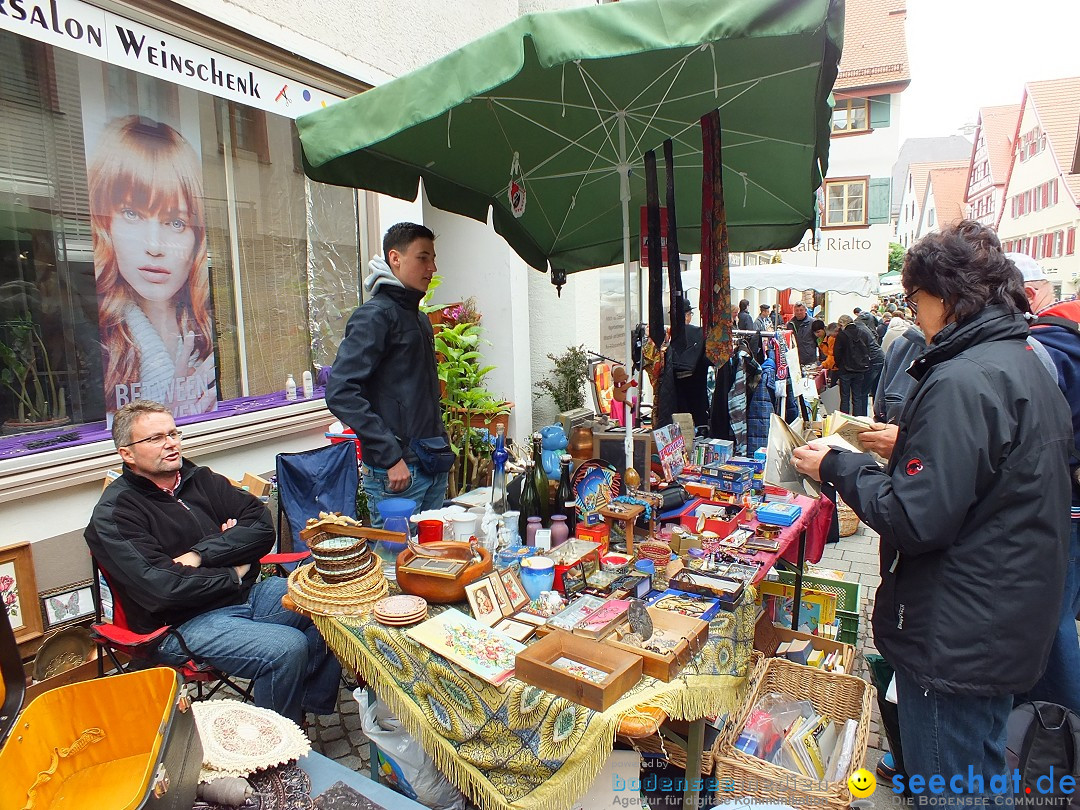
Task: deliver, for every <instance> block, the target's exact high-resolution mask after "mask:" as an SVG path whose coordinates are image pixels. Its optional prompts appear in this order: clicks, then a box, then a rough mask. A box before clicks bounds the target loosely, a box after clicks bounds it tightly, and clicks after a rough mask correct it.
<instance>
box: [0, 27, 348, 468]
mask: <svg viewBox="0 0 1080 810" xmlns="http://www.w3.org/2000/svg"><path fill="white" fill-rule="evenodd" d="M0 52H2V53H4V54H5V57H6V58H5V59H3V60H0V344H2V345H3V347H5V349H9V350H10V351H5V352H3V353H0V374H2V376H0V380H2V381H3V383H5V384H0V422H8V423H10V422H25V423H27V424H26V425H23V426H20V427H28V428H30V429H35V428H40V427H42V426H43V425H44V426H46V427H47V426H48V425H47V424H45V422H46V420H47V419H49V418H53V421H59V418H60V417H62V419H63V420H66V422H67V423H68V424H70V425H71V426H80V425H94V426H97V427H100V428H104V427H105V420H106V418H107V414H108V413H109V412H111V411H113V410H115V408H116V407H118V406H119V405H122V404H123V402H124V401H127V400H129V399H131V398H136V397H145V398H155V399H160V400H163V401H165V404H167V405H169V406H170V407H172V408H173V410H174V413H175V414H176V415H177V416H178V417H179V416H198V417H200V418H215V417H218V416H222V415H228V414H229V413H231V412H233V411H234V409H235V408H236V407H239V405H240V403H237V402H236V400H237V399H238V398H257V399H259V400H260V403H259V404H261V405H272V404H275V403H276V402H277V398H278V397H279V396H280V392H281V391H282V389H283V387H284V383H285V377H286V374H287V373H290V372H291V373H292V374H293V375H294V377H295V378H296V379H300V374H301V373H302V372H303V371H304V370H306V369H314V368H317V367H318V366H328V365H329V364H330V363H331V362H332V361H333V358H334V356H335V354H336V351H337V345H338V343H339V341H340V339H341V337H342V336H343V334H344V328H345V323H346V321H347V319H348V317H349V315H350V314H351V312H352V310H353V309H354V308H355V307H356V305H357V304H358V303H359V291H358V278H359V254H360V246H359V238H360V233H361V228H360V225H361V223H360V218H359V214H358V201H357V195H356V192H355V191H354V190H352V189H344V188H339V187H333V186H323V185H320V184H316V183H311V182H310V181H308V180H307V178H306V177H305V176H304V175H303V174H302V173H298V172H297V171H296V166H297V162H296V149H297V144H296V132H295V127H294V124H293V122H292V120H291V119H288V118H284V117H282V116H278V115H276V114H273V113H267V112H263V111H261V110H256V109H252V108H249V107H246V106H245V105H242V104H238V103H235V102H227V101H225V100H222V99H220V98H217V97H214V96H211V95H208V94H204V93H201V92H198V91H196V90H193V89H190V88H187V87H181V86H178V85H175V84H171V83H169V82H166V81H164V80H162V79H159V78H156V77H154V76H148V75H144V74H140V73H135V72H132V71H128V70H126V69H125V68H121V67H118V66H115V65H107V64H104V63H102V62H99V61H97V60H94V59H91V58H89V57H86V56H81V55H78V54H75V53H73V52H70V51H65V50H61V49H53V48H51V47H50V46H47V45H41V44H39V43H34V42H30V41H28V40H25V39H23V38H21V37H18V36H16V35H13V34H9V33H6V32H0ZM225 144H228V145H229V149H225V148H224V145H225ZM114 166H119V167H120V170H114V169H113V168H112V167H114ZM147 177H150V178H153V179H152V180H146V179H145V178H147ZM140 178H142V179H140ZM125 229H126V230H125ZM131 234H135V235H134V236H132V235H131ZM103 235H104V237H105V238H103ZM104 245H108V246H110V247H109V248H108V249H105V248H103V246H104ZM95 248H97V251H96V252H95ZM132 256H134V258H132ZM177 257H179V258H177ZM96 265H98V266H96ZM180 276H183V278H184V281H182V282H181V283H180V284H179V285H177V289H176V290H175V291H172V292H171V293H170V294H169V296H167V297H166V298H165V299H163V301H162V302H159V303H154V301H156V300H157V299H155V298H154V296H156V295H157V294H158V291H159V290H160V286H155V285H156V284H157V283H158V282H162V281H164V280H165V278H166V277H169V283H170V284H171V283H172V280H173V279H174V278H179V277H180ZM148 279H149V280H148ZM99 286H100V289H99ZM159 304H160V305H159ZM61 402H62V403H63V408H62V413H61ZM250 404H251V403H250V400H249V399H247V400H244V403H243V406H244V407H247V406H248V405H250ZM9 427H11V426H10V425H9ZM83 432H84V433H87V431H83ZM49 435H51V434H49ZM98 435H99V436H100V435H101V434H98ZM46 438H48V436H46ZM67 441H69V442H70V439H69V440H67ZM31 444H34V442H32V441H28V440H25V439H17V438H16V439H9V438H0V459H2V458H7V457H11V456H13V455H19V454H22V453H24V452H32V451H34V450H39V449H45V448H43V447H40V446H39V447H29V445H31ZM48 446H49V444H48V442H46V445H45V447H46V448H47V447H48Z"/></svg>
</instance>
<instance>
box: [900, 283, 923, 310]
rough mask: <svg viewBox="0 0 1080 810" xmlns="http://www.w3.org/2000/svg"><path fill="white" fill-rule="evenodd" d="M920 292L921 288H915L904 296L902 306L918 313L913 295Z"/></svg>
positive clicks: (917, 306)
mask: <svg viewBox="0 0 1080 810" xmlns="http://www.w3.org/2000/svg"><path fill="white" fill-rule="evenodd" d="M921 291H922V287H916V288H915V289H914V290H912V291H911V292H909V293H908V294H907V295H905V296H904V306H906V307H907V308H908V309H910V310H911V311H912V313H913V314H914V313H916V312H918V311H919V305H918V304H916V303H915V295H916V293H919V292H921Z"/></svg>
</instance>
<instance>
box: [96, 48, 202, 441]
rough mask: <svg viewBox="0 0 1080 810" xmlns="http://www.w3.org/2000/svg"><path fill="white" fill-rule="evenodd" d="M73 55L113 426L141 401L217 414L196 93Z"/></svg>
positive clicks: (182, 412)
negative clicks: (78, 71)
mask: <svg viewBox="0 0 1080 810" xmlns="http://www.w3.org/2000/svg"><path fill="white" fill-rule="evenodd" d="M80 62H81V63H83V64H82V65H81V67H82V70H81V76H82V77H83V84H82V105H83V132H84V140H85V144H86V161H87V182H88V187H89V195H90V220H91V229H92V234H93V247H94V276H95V279H96V282H97V294H98V330H99V334H100V340H101V345H102V362H103V364H104V377H105V411H106V414H107V417H108V421H109V424H110V425H111V423H112V415H113V413H115V412H116V411H117V410H118V409H119V408H121V407H123V406H124V405H126V404H127V403H129V402H132V401H134V400H138V399H148V400H154V401H155V402H160V403H161V404H162V405H164V406H165V407H167V408H168V409H169V410H170V411H171V412H172V414H173V416H174V417H181V416H191V415H194V414H200V413H207V412H209V411H213V410H215V409H216V408H217V402H218V393H217V385H216V369H215V358H214V317H213V310H212V307H211V296H210V282H209V273H208V271H207V237H206V211H205V195H204V193H203V175H202V161H201V159H200V156H199V151H200V148H201V144H200V139H199V113H198V98H197V94H196V93H195V92H193V91H191V90H188V89H186V88H183V87H179V86H177V85H175V84H171V83H168V82H163V81H160V80H157V79H153V78H150V77H146V76H138V77H137V78H136V77H135V74H130V73H128V71H126V70H123V69H120V68H116V67H111V66H108V65H104V64H102V63H99V62H95V61H93V60H90V59H85V58H81V59H80ZM185 127H186V128H188V129H190V131H186V129H185Z"/></svg>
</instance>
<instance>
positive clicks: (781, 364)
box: [769, 338, 788, 380]
mask: <svg viewBox="0 0 1080 810" xmlns="http://www.w3.org/2000/svg"><path fill="white" fill-rule="evenodd" d="M769 340H770V341H771V342H772V352H773V357H775V358H776V379H778V380H786V379H787V378H788V367H787V359H786V357H785V355H786V354H787V352H786V351H785V346H784V345H783V344H782V343H781V342H780V341H779V340H777V339H776V338H769Z"/></svg>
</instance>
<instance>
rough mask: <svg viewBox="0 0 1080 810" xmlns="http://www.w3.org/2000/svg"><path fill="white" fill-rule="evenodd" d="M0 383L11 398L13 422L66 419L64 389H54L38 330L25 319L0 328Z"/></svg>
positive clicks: (51, 370)
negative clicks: (14, 419)
mask: <svg viewBox="0 0 1080 810" xmlns="http://www.w3.org/2000/svg"><path fill="white" fill-rule="evenodd" d="M0 327H2V330H0V331H2V333H3V335H4V338H5V339H4V340H3V341H2V342H0V383H2V384H3V386H4V387H5V388H7V389H8V391H10V392H11V393H12V394H13V395H14V397H15V408H16V421H18V422H48V421H52V420H62V419H66V418H67V399H66V397H65V395H64V389H63V388H60V387H58V386H57V385H56V376H55V375H54V374H53V369H52V365H51V364H50V362H49V353H48V351H47V350H46V348H45V341H44V340H43V339H42V337H41V330H40V329H39V328H38V326H37V324H35V323H34V322H33V321H31V320H30V319H29V318H28V317H26V318H20V319H17V320H9V321H5V322H3V323H2V324H0Z"/></svg>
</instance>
